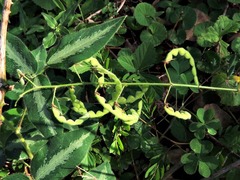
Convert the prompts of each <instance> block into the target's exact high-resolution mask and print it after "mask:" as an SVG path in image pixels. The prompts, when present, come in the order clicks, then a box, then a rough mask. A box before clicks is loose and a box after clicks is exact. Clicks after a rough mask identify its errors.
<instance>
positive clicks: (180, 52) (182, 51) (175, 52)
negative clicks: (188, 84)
mask: <svg viewBox="0 0 240 180" xmlns="http://www.w3.org/2000/svg"><path fill="white" fill-rule="evenodd" d="M177 55H181V56H183V57H185V58H186V59H188V60H189V64H190V65H191V66H192V75H193V79H194V83H195V84H196V85H197V86H199V81H198V76H197V69H196V65H195V61H194V59H193V57H192V55H191V54H190V53H189V52H188V51H187V50H186V49H184V48H176V49H173V50H171V51H170V52H169V53H168V54H167V56H166V59H165V61H164V63H165V64H169V63H170V62H171V61H172V60H174V58H173V56H177Z"/></svg>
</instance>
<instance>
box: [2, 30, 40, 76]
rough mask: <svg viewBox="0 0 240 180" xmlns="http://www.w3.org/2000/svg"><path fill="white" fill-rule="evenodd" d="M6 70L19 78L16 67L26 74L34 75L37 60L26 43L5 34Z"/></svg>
mask: <svg viewBox="0 0 240 180" xmlns="http://www.w3.org/2000/svg"><path fill="white" fill-rule="evenodd" d="M6 51H7V52H6V56H7V62H6V63H7V72H8V73H9V74H11V75H12V76H14V77H16V78H19V77H18V73H17V69H20V70H21V71H22V73H24V74H27V75H34V73H35V72H36V71H37V62H36V60H35V58H34V57H33V55H32V53H31V52H30V51H29V49H28V48H27V47H26V45H25V44H24V43H23V42H22V41H21V40H20V39H19V38H18V37H16V36H14V35H12V34H10V33H8V35H7V47H6Z"/></svg>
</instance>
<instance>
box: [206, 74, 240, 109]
mask: <svg viewBox="0 0 240 180" xmlns="http://www.w3.org/2000/svg"><path fill="white" fill-rule="evenodd" d="M211 85H212V86H215V87H224V88H234V87H236V85H235V82H234V80H229V79H228V77H227V75H226V74H224V73H220V74H217V75H215V76H213V78H212V84H211ZM236 88H237V87H236ZM217 94H218V95H219V96H220V98H221V103H222V104H224V105H228V106H239V105H240V93H239V92H230V91H217Z"/></svg>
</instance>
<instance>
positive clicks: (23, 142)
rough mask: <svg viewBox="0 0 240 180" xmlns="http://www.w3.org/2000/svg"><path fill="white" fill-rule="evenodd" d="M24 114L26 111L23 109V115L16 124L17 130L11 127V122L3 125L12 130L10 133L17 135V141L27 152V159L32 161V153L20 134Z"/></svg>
mask: <svg viewBox="0 0 240 180" xmlns="http://www.w3.org/2000/svg"><path fill="white" fill-rule="evenodd" d="M26 112H27V109H25V110H24V111H23V115H22V117H21V119H20V121H19V123H18V126H17V128H15V127H14V126H13V124H12V123H11V121H4V123H5V124H6V125H7V126H8V127H9V128H10V129H11V130H12V132H15V134H16V135H17V137H18V139H19V140H20V142H21V143H22V145H23V147H24V149H25V151H26V152H27V154H28V157H29V159H32V158H33V154H32V151H31V149H30V147H29V145H28V143H27V142H26V140H25V138H24V137H23V135H22V133H21V126H22V121H23V119H24V116H25V115H26Z"/></svg>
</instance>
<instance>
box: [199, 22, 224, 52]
mask: <svg viewBox="0 0 240 180" xmlns="http://www.w3.org/2000/svg"><path fill="white" fill-rule="evenodd" d="M219 40H220V35H219V34H218V32H217V31H216V30H215V29H214V28H213V27H212V26H210V27H209V28H208V29H207V31H205V32H203V33H201V35H200V36H197V43H198V44H199V45H200V46H202V47H211V46H213V45H215V44H216V43H217V42H218V41H219Z"/></svg>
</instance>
